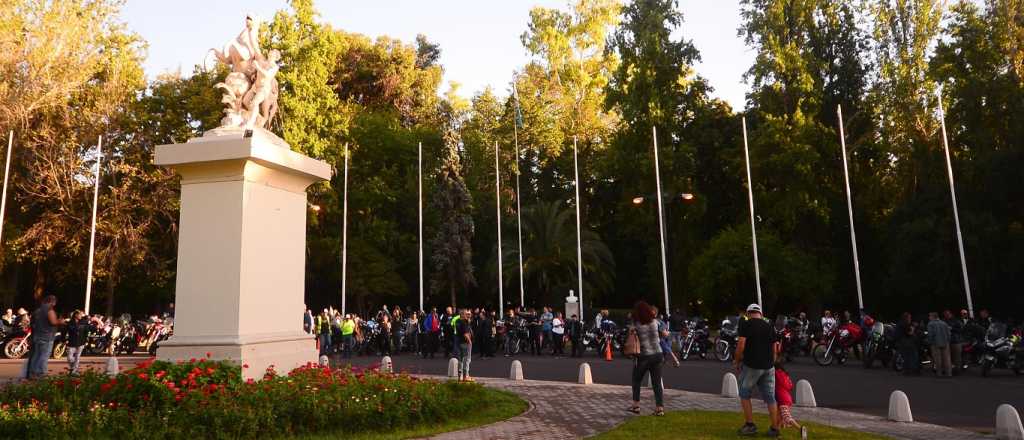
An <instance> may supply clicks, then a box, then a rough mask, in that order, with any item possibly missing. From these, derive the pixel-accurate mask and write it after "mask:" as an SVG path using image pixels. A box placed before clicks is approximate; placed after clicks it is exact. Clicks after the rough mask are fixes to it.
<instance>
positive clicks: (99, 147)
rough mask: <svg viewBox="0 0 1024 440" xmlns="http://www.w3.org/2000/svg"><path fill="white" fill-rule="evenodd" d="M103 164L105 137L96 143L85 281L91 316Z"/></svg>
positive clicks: (86, 313) (86, 299)
mask: <svg viewBox="0 0 1024 440" xmlns="http://www.w3.org/2000/svg"><path fill="white" fill-rule="evenodd" d="M102 163H103V136H102V135H101V136H99V138H98V139H97V141H96V185H95V186H94V188H93V192H92V230H91V231H90V233H89V268H88V273H87V275H86V281H85V315H86V316H89V302H90V300H91V299H92V267H93V260H94V258H95V255H94V254H95V251H96V206H97V205H98V204H99V199H100V167H101V165H102Z"/></svg>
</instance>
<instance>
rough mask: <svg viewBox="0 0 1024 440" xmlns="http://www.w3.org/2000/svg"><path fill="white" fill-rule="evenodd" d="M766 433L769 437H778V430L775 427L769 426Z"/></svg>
mask: <svg viewBox="0 0 1024 440" xmlns="http://www.w3.org/2000/svg"><path fill="white" fill-rule="evenodd" d="M767 435H768V437H771V438H778V437H779V430H778V429H775V428H769V429H768V434H767Z"/></svg>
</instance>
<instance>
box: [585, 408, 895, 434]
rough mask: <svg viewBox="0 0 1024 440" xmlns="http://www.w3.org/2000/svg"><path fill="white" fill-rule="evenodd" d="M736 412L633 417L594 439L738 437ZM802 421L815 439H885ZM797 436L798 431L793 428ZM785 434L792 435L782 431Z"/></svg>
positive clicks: (759, 419)
mask: <svg viewBox="0 0 1024 440" xmlns="http://www.w3.org/2000/svg"><path fill="white" fill-rule="evenodd" d="M736 419H737V415H736V413H733V412H718V411H678V412H677V411H673V412H669V413H667V414H666V415H665V417H634V418H631V419H630V420H628V421H626V423H623V424H622V425H619V427H617V428H615V429H613V430H611V431H608V432H606V433H603V434H599V435H596V436H594V437H593V438H594V439H595V440H619V439H623V440H630V439H635V438H644V439H650V440H669V439H676V438H687V439H693V440H717V439H732V438H736V437H738V435H737V434H736V429H737V424H736ZM754 422H755V423H757V426H759V427H761V428H762V429H767V427H768V426H771V422H769V421H768V416H767V415H763V414H756V415H754ZM800 424H801V425H803V426H806V427H807V429H808V430H809V431H810V436H811V437H813V438H827V439H834V440H885V439H887V438H888V437H883V436H880V435H875V434H868V433H864V432H857V431H850V430H847V429H840V428H833V427H831V426H825V425H820V424H817V423H810V422H806V421H803V420H801V421H800ZM793 434H794V436H796V435H797V434H796V432H795V430H793ZM783 435H784V436H785V437H789V434H788V433H786V432H785V431H784V432H783Z"/></svg>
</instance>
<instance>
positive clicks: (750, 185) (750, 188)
mask: <svg viewBox="0 0 1024 440" xmlns="http://www.w3.org/2000/svg"><path fill="white" fill-rule="evenodd" d="M743 158H744V159H746V160H745V162H746V164H747V197H748V199H749V201H750V240H751V241H752V242H753V243H754V280H755V282H756V283H757V304H758V305H760V306H761V307H762V308H763V307H764V303H762V302H761V264H760V262H758V260H757V226H755V225H754V182H753V180H751V177H750V147H749V146H748V145H747V118H743Z"/></svg>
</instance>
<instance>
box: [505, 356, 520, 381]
mask: <svg viewBox="0 0 1024 440" xmlns="http://www.w3.org/2000/svg"><path fill="white" fill-rule="evenodd" d="M508 378H509V380H523V363H522V362H519V361H518V360H515V361H512V371H511V372H510V373H509V375H508Z"/></svg>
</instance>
